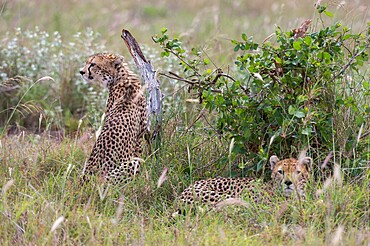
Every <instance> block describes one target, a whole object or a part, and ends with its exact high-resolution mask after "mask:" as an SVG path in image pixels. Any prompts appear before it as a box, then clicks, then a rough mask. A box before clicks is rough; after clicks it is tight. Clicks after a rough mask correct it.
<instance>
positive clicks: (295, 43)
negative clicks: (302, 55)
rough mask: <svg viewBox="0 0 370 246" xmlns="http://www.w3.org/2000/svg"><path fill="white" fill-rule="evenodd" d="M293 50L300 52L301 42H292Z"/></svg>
mask: <svg viewBox="0 0 370 246" xmlns="http://www.w3.org/2000/svg"><path fill="white" fill-rule="evenodd" d="M293 48H294V49H295V50H301V49H302V46H301V42H300V41H294V42H293Z"/></svg>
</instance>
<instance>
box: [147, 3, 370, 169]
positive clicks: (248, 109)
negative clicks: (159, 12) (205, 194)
mask: <svg viewBox="0 0 370 246" xmlns="http://www.w3.org/2000/svg"><path fill="white" fill-rule="evenodd" d="M318 10H319V13H320V14H322V13H325V14H326V15H328V16H330V15H331V13H330V12H328V11H326V8H325V7H323V6H321V7H319V8H318ZM314 26H317V25H314ZM369 36H370V23H368V26H367V30H366V32H362V33H352V32H351V30H350V29H349V28H347V27H345V26H342V25H341V24H340V23H334V24H333V25H330V26H328V27H325V26H323V27H322V28H320V29H317V30H313V28H312V30H311V31H309V32H307V33H306V34H305V35H301V37H298V36H297V37H294V32H293V31H282V30H281V28H280V27H277V28H276V31H275V40H274V41H264V42H263V43H262V44H259V43H256V42H254V41H253V38H252V37H248V36H247V35H246V34H243V35H242V41H236V40H233V41H232V44H233V45H234V51H235V52H238V53H237V56H236V59H235V67H234V68H229V67H228V69H230V71H228V72H227V73H225V72H224V71H223V70H224V69H222V68H216V69H213V68H212V67H211V66H212V65H213V64H212V63H211V61H210V59H209V58H208V57H207V54H205V53H204V52H203V51H202V50H201V49H196V48H192V49H190V50H191V51H187V49H186V48H184V47H182V43H181V41H180V40H179V39H177V38H173V39H170V38H169V36H168V34H167V29H163V30H162V32H161V34H159V35H156V36H155V37H154V38H153V39H154V41H155V42H156V43H159V44H160V45H161V48H162V49H163V52H162V56H169V55H170V54H172V55H175V57H177V58H178V60H179V62H180V65H181V66H182V67H183V73H182V74H177V75H175V76H174V73H171V74H169V75H168V76H170V77H171V76H172V77H173V78H175V79H179V80H181V81H185V82H186V83H188V84H189V85H190V89H192V90H193V91H196V93H197V97H198V98H199V99H200V101H201V102H202V103H203V105H204V106H205V107H206V108H207V109H209V111H210V112H217V116H216V117H215V124H217V129H218V131H219V132H220V133H222V134H223V135H224V136H227V137H228V138H229V139H230V140H231V139H233V153H234V154H237V155H242V156H247V159H248V160H250V161H251V162H252V163H254V164H253V165H252V166H251V167H253V170H257V171H259V170H261V169H262V168H263V167H264V165H265V163H266V160H267V158H268V156H269V155H270V154H272V153H276V154H278V155H279V156H283V157H286V156H291V155H295V156H297V155H298V154H299V152H300V151H301V150H302V149H308V150H309V152H310V154H311V155H314V156H315V157H317V158H316V160H317V161H320V160H321V161H323V159H324V158H325V157H326V155H327V154H328V153H329V152H330V151H331V150H333V151H335V153H336V154H337V155H339V157H345V158H350V159H351V160H356V161H351V162H350V163H351V164H350V163H348V162H347V163H346V164H347V165H348V166H351V167H352V165H353V163H356V166H357V165H358V166H363V165H366V159H368V158H369V156H368V155H369V150H368V149H366V148H365V147H366V146H367V144H368V141H367V140H366V138H365V137H366V134H363V133H366V131H368V130H369V126H368V124H367V122H368V120H369V113H370V108H369V97H368V95H369V81H368V80H366V76H367V74H366V73H367V72H368V71H366V69H364V65H365V64H368V52H369ZM365 129H366V131H365ZM361 155H362V156H361ZM337 157H338V156H337ZM359 157H360V158H362V161H359V160H358V159H356V158H359Z"/></svg>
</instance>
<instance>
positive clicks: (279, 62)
mask: <svg viewBox="0 0 370 246" xmlns="http://www.w3.org/2000/svg"><path fill="white" fill-rule="evenodd" d="M275 61H276V63H277V64H282V63H283V61H282V60H281V59H280V58H279V57H275Z"/></svg>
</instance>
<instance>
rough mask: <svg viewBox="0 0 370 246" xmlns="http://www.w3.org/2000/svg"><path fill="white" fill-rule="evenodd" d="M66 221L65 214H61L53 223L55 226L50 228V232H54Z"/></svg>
mask: <svg viewBox="0 0 370 246" xmlns="http://www.w3.org/2000/svg"><path fill="white" fill-rule="evenodd" d="M63 221H64V216H60V217H59V218H58V219H57V220H56V221H55V222H54V224H53V226H52V227H51V229H50V232H53V231H55V230H56V229H58V227H59V226H60V224H61V223H62V222H63Z"/></svg>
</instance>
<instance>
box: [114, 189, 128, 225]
mask: <svg viewBox="0 0 370 246" xmlns="http://www.w3.org/2000/svg"><path fill="white" fill-rule="evenodd" d="M124 201H125V197H124V196H123V195H121V196H120V197H119V199H118V207H117V210H116V219H115V220H113V222H114V223H115V224H118V222H119V221H120V220H121V218H122V212H123V205H124V204H125V203H124Z"/></svg>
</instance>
